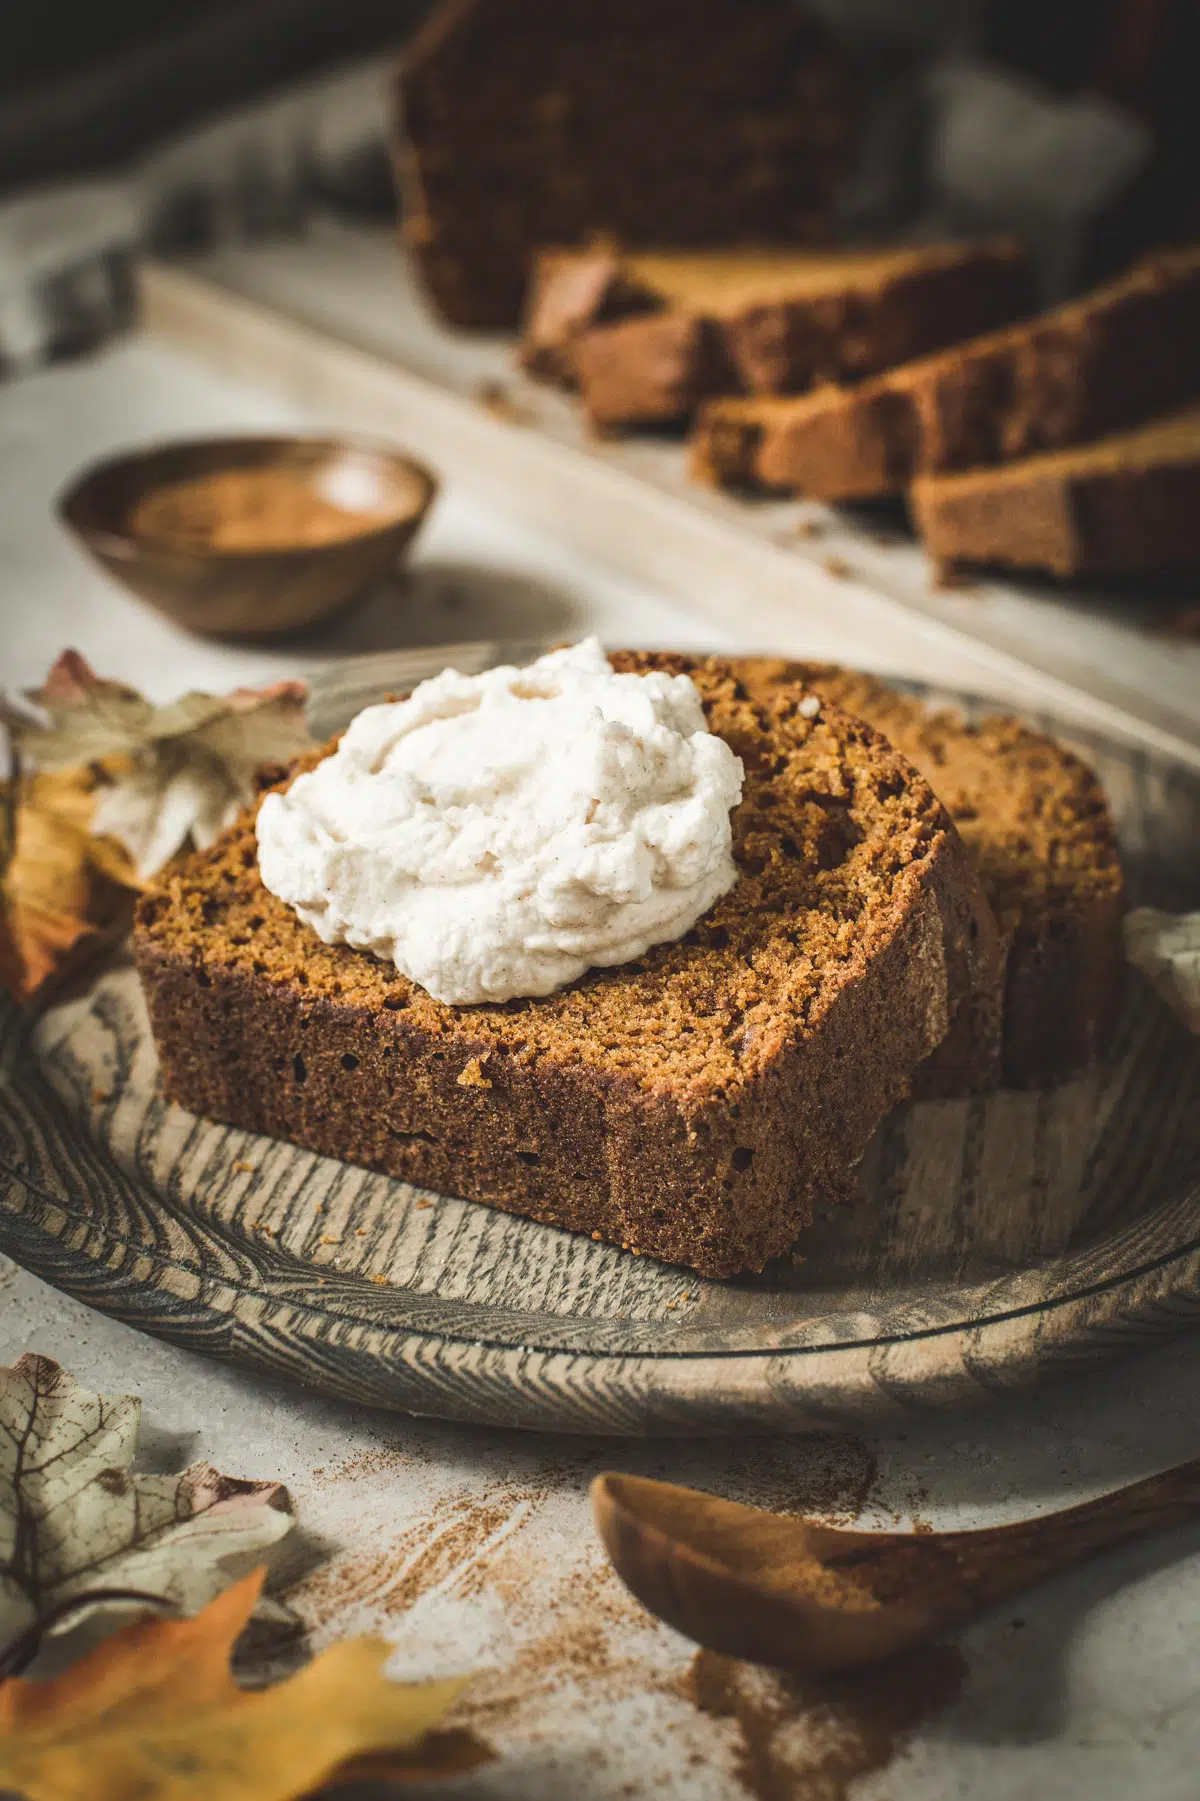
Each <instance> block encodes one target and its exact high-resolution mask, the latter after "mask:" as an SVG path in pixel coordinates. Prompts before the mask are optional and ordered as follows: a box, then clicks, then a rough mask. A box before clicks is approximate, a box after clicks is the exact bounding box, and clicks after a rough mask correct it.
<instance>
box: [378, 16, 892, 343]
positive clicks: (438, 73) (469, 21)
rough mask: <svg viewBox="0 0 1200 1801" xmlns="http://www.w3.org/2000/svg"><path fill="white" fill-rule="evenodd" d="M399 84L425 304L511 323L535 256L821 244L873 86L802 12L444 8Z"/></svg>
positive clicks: (409, 51) (406, 222) (402, 153)
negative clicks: (610, 249)
mask: <svg viewBox="0 0 1200 1801" xmlns="http://www.w3.org/2000/svg"><path fill="white" fill-rule="evenodd" d="M397 90H398V91H397V107H396V115H397V117H396V123H397V134H398V140H399V142H398V153H397V154H398V163H399V173H400V178H401V185H402V187H403V189H404V202H405V204H404V216H403V230H404V233H405V236H406V238H407V240H408V243H409V246H410V248H411V250H412V253H413V256H414V258H415V260H416V263H417V266H418V268H419V270H420V271H421V273H422V275H423V277H424V280H425V284H426V286H427V288H428V291H429V293H430V296H431V298H432V299H433V301H434V303H435V305H436V306H437V307H438V309H439V311H440V312H442V314H443V315H444V316H445V317H446V318H447V319H449V320H450V321H451V322H452V323H453V324H456V325H464V326H471V327H477V328H478V327H482V328H484V329H499V330H507V329H510V328H511V327H513V326H515V325H516V323H517V321H518V318H519V315H520V307H521V300H522V296H523V292H524V288H525V284H526V280H527V277H528V273H529V270H530V267H531V265H532V262H533V258H534V255H535V253H536V251H537V250H538V249H539V248H540V247H541V246H542V245H546V244H585V243H587V242H588V241H589V240H591V239H594V238H595V237H596V236H597V235H606V236H609V237H611V238H612V239H613V240H614V241H616V242H619V243H622V244H627V245H631V246H635V247H636V246H639V245H655V244H678V245H693V246H695V247H697V248H702V247H705V246H708V247H713V246H717V247H721V246H729V245H736V244H745V243H752V244H776V245H786V246H790V247H794V246H796V245H799V244H820V243H828V242H829V241H830V239H831V238H832V236H833V232H834V223H835V213H836V209H837V202H838V194H839V189H840V185H841V182H842V179H843V176H844V175H845V173H846V171H847V169H848V168H849V166H850V164H851V163H852V161H853V160H854V157H855V139H856V136H857V120H858V117H859V114H860V111H861V93H862V82H861V79H860V78H859V77H858V76H857V74H856V72H855V71H854V70H853V68H852V66H851V65H850V62H849V59H848V58H847V56H846V55H845V54H844V52H843V51H842V50H841V49H840V48H839V46H838V45H837V43H836V42H835V41H834V39H833V37H832V35H831V33H830V32H829V31H828V30H827V29H826V27H825V26H824V25H823V24H822V23H821V22H820V21H819V20H818V19H817V18H816V17H815V16H814V13H813V12H812V11H811V10H810V9H808V8H801V7H798V6H796V5H795V0H754V3H753V4H752V5H747V4H746V0H652V3H651V4H650V5H647V4H646V0H607V4H606V5H604V6H596V5H595V4H594V0H441V3H440V4H438V5H436V6H434V7H433V8H432V9H431V10H430V12H429V15H428V17H427V19H426V20H425V22H424V24H423V25H422V26H421V28H420V30H419V31H417V32H416V33H415V35H414V36H413V38H412V40H411V42H410V43H409V45H408V46H407V48H406V50H405V52H404V56H403V61H402V64H401V68H400V72H399V77H398V82H397Z"/></svg>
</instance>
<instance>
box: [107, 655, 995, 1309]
mask: <svg viewBox="0 0 1200 1801" xmlns="http://www.w3.org/2000/svg"><path fill="white" fill-rule="evenodd" d="M612 660H613V662H614V664H615V665H616V667H618V668H619V669H624V670H648V669H654V668H667V669H670V670H672V671H680V672H684V673H688V674H691V675H692V676H693V678H694V679H695V681H696V683H697V686H698V687H699V689H700V691H701V695H702V698H703V702H704V707H705V711H706V715H707V718H708V721H709V725H710V727H711V729H713V730H714V731H716V732H719V733H720V734H721V736H723V737H724V738H726V739H727V740H728V742H729V743H730V744H731V745H732V746H733V748H734V749H735V750H736V751H737V753H738V754H739V756H741V758H742V759H743V762H744V764H745V770H746V785H745V795H744V799H743V801H742V803H741V805H740V806H739V807H738V808H737V810H736V811H735V814H734V818H733V830H734V854H735V857H736V859H737V862H738V865H739V869H740V879H739V881H738V882H737V883H736V884H735V886H734V887H733V888H732V889H731V890H730V892H729V893H728V894H727V895H725V896H724V897H723V898H722V899H721V900H720V901H718V902H717V904H716V905H715V906H714V907H713V908H712V909H711V910H710V911H709V912H708V913H707V914H706V915H705V916H704V918H703V919H702V920H700V922H699V923H698V924H697V925H696V926H695V927H694V928H693V930H692V931H691V932H689V933H688V935H687V936H686V938H684V939H683V940H681V941H680V942H678V943H674V944H664V945H660V946H657V947H656V948H654V949H653V950H650V951H648V952H647V953H646V954H645V956H644V957H642V958H641V959H639V960H638V961H637V962H636V963H631V964H628V965H625V966H623V967H620V968H616V969H605V970H594V971H592V972H591V973H590V974H589V975H588V976H586V977H585V978H584V979H583V980H582V981H580V982H578V983H575V984H573V985H572V986H570V987H568V988H566V989H563V990H561V991H560V992H558V993H557V994H553V995H550V996H547V997H545V998H543V999H537V1000H518V1001H511V1002H508V1003H506V1004H504V1005H502V1006H484V1007H461V1008H455V1007H449V1006H445V1005H443V1004H440V1003H438V1002H436V1001H434V1000H432V999H431V998H430V997H429V996H428V995H427V994H425V993H424V992H423V991H422V990H420V989H418V988H416V987H414V986H413V985H412V984H411V983H410V982H408V981H407V980H406V979H405V978H404V977H403V976H401V975H400V974H398V973H397V971H396V970H395V969H394V968H393V967H392V966H391V965H390V964H386V963H383V962H381V961H380V960H379V959H377V958H375V957H372V956H371V955H369V954H367V953H365V952H359V951H354V950H350V949H348V948H346V947H345V946H328V945H325V944H323V943H322V942H321V941H320V940H319V939H318V938H317V937H316V936H315V934H313V933H312V932H310V931H309V930H307V929H306V928H305V927H304V926H303V925H302V924H301V922H300V921H299V919H298V918H297V917H296V915H295V914H294V913H293V912H292V910H291V909H290V908H289V907H287V906H285V905H284V904H283V903H282V902H281V901H279V900H277V899H276V898H275V897H274V896H272V895H271V894H269V893H268V892H267V891H266V889H264V887H263V886H262V883H261V882H260V880H259V876H258V869H257V859H256V848H255V839H254V828H253V817H252V815H251V814H248V815H246V816H245V817H244V818H243V819H242V821H241V822H240V824H238V825H237V826H236V827H234V828H233V829H232V830H231V831H230V832H229V833H227V834H226V835H225V837H224V838H223V839H221V840H220V841H219V842H218V843H217V844H216V845H215V846H214V847H213V848H212V849H211V850H209V851H206V852H201V853H198V854H196V855H193V856H190V857H187V858H184V859H183V860H181V861H180V862H178V863H177V864H175V865H174V866H173V867H172V868H171V869H169V870H168V871H167V872H166V874H165V876H164V878H163V880H162V882H161V883H160V885H159V886H158V887H157V888H156V889H155V890H154V891H153V892H152V893H151V894H150V895H149V896H148V897H146V898H145V899H144V900H143V901H142V903H141V905H140V907H139V911H138V920H137V928H136V937H135V943H136V951H137V959H138V967H139V970H140V973H141V978H142V983H143V987H144V990H145V994H146V999H147V1003H148V1006H149V1011H150V1019H151V1023H152V1025H153V1029H154V1035H155V1038H156V1040H157V1043H158V1048H159V1055H160V1058H161V1066H162V1080H163V1086H164V1089H165V1092H166V1094H167V1096H168V1097H169V1098H170V1099H171V1100H174V1101H178V1102H180V1103H181V1104H182V1105H183V1106H186V1107H189V1108H191V1109H192V1110H193V1111H194V1112H197V1113H201V1114H205V1115H207V1116H209V1117H210V1118H214V1119H219V1120H225V1121H228V1122H229V1123H231V1124H233V1125H237V1126H241V1127H244V1128H247V1129H249V1130H251V1131H256V1132H265V1133H269V1134H270V1135H272V1136H274V1137H278V1138H286V1139H290V1140H292V1141H294V1142H295V1143H297V1144H302V1145H306V1146H308V1147H309V1148H310V1149H312V1150H314V1151H318V1152H322V1153H324V1154H325V1155H328V1156H333V1157H340V1158H342V1159H344V1160H346V1161H348V1162H351V1163H359V1164H364V1165H366V1166H367V1167H368V1168H372V1169H378V1170H383V1171H385V1172H386V1173H387V1174H389V1175H393V1176H399V1177H404V1178H407V1179H408V1180H410V1181H413V1182H418V1183H422V1184H425V1185H427V1186H429V1187H431V1188H434V1189H437V1190H440V1191H442V1192H446V1193H453V1194H458V1195H462V1196H465V1197H467V1198H469V1199H472V1200H478V1201H486V1202H488V1203H490V1204H491V1205H493V1206H496V1207H501V1208H504V1209H505V1210H507V1211H508V1212H511V1213H518V1214H523V1215H525V1216H527V1217H529V1218H532V1219H536V1220H541V1221H543V1222H545V1223H546V1224H549V1225H554V1226H561V1227H565V1228H567V1229H569V1230H571V1231H576V1232H586V1233H589V1234H592V1235H593V1236H596V1237H599V1238H602V1239H605V1240H608V1241H609V1242H611V1243H614V1244H618V1245H623V1246H625V1247H626V1248H628V1249H630V1250H635V1251H641V1252H646V1253H649V1254H651V1255H653V1256H656V1257H661V1258H664V1259H666V1260H667V1261H670V1262H676V1263H684V1264H688V1265H690V1266H691V1267H692V1268H694V1269H697V1270H699V1271H700V1272H701V1273H702V1274H704V1275H708V1276H730V1275H734V1274H736V1273H737V1272H738V1271H739V1270H747V1269H760V1268H761V1267H762V1266H763V1264H764V1263H765V1262H766V1261H767V1259H768V1258H770V1257H773V1256H775V1255H776V1254H778V1253H780V1252H782V1251H784V1250H786V1249H787V1248H788V1246H789V1245H790V1244H791V1243H792V1241H793V1239H794V1238H795V1236H796V1233H797V1232H798V1231H799V1230H800V1228H801V1227H802V1226H803V1225H804V1224H805V1223H806V1222H807V1220H808V1219H809V1217H810V1213H811V1208H812V1203H813V1199H814V1196H816V1195H817V1194H819V1193H822V1192H829V1191H831V1190H840V1189H842V1188H844V1186H845V1185H846V1184H847V1182H848V1180H849V1177H850V1172H851V1171H852V1169H853V1167H854V1165H855V1164H856V1162H857V1160H858V1158H859V1157H860V1156H861V1154H862V1152H863V1150H864V1148H865V1146H866V1144H867V1141H868V1139H869V1138H870V1135H871V1133H872V1131H873V1130H874V1128H875V1126H876V1125H877V1124H878V1122H879V1120H880V1119H881V1118H882V1116H883V1115H884V1113H885V1112H886V1111H887V1109H888V1108H889V1107H890V1106H891V1105H892V1104H893V1102H895V1101H896V1100H898V1099H899V1098H900V1097H901V1096H902V1095H903V1094H905V1093H906V1092H907V1090H908V1086H909V1082H910V1079H911V1076H912V1072H913V1071H914V1070H915V1069H916V1067H917V1065H918V1064H919V1063H920V1062H921V1061H922V1059H923V1058H924V1057H926V1056H927V1055H928V1054H929V1052H930V1051H931V1050H933V1049H934V1048H935V1046H936V1045H937V1044H938V1043H940V1042H941V1040H942V1039H943V1038H944V1037H945V1035H946V1033H947V1030H948V1028H949V1025H950V1021H951V1018H952V1016H953V1015H954V1013H955V1011H956V1009H957V1008H958V1006H959V1005H960V1004H961V1003H962V1001H963V1000H964V999H965V998H966V997H968V996H969V995H971V994H974V993H975V992H977V991H978V989H979V988H980V987H981V986H982V985H984V984H986V983H987V982H989V981H991V982H994V981H996V980H997V979H998V971H999V947H998V941H997V936H996V928H995V923H994V921H993V919H992V917H991V913H990V910H989V909H988V906H987V903H986V901H985V900H984V899H983V896H982V893H981V890H980V887H979V883H978V880H977V878H976V876H975V875H974V872H973V871H972V869H971V867H970V864H969V861H968V858H967V855H966V852H965V850H964V848H963V845H962V842H961V840H960V838H959V836H958V834H957V832H956V831H955V829H954V826H953V825H952V823H951V821H950V819H949V817H948V815H947V813H946V812H945V809H944V808H943V807H942V806H941V804H940V802H938V801H937V800H935V798H934V796H933V794H932V792H931V790H930V788H929V786H928V784H927V783H926V782H925V781H924V779H923V778H922V777H920V776H918V775H917V774H916V772H915V771H914V770H913V769H912V768H911V766H910V765H909V764H908V763H906V762H905V761H904V759H903V758H902V757H901V756H900V755H899V753H898V752H896V751H895V750H894V749H893V748H892V747H891V746H890V745H889V744H888V743H887V742H886V741H885V740H884V739H883V738H882V737H881V736H880V735H879V734H878V733H877V732H876V731H875V730H874V729H873V728H872V727H871V726H869V725H867V724H865V723H863V722H862V721H861V720H858V719H854V718H851V717H850V716H849V715H847V714H845V713H843V712H842V711H841V710H840V709H839V708H837V707H836V706H832V705H829V706H819V705H818V703H817V702H816V701H815V700H812V699H809V700H808V701H806V700H805V697H804V695H803V692H802V691H801V690H800V689H798V688H795V687H791V686H788V685H786V684H776V685H775V686H773V687H772V688H771V690H770V692H764V693H763V695H762V697H761V698H751V695H750V693H749V691H748V689H747V688H746V687H745V685H743V684H742V683H741V682H740V681H739V678H738V676H737V674H736V672H735V670H734V669H733V668H732V667H731V665H730V664H729V663H727V662H723V661H721V660H720V659H716V658H713V659H706V660H704V661H699V662H697V661H694V660H692V659H689V658H686V657H682V656H671V655H664V654H658V655H655V654H652V653H648V652H646V653H634V652H624V653H616V654H614V656H613V659H612ZM814 709H815V716H813V712H814Z"/></svg>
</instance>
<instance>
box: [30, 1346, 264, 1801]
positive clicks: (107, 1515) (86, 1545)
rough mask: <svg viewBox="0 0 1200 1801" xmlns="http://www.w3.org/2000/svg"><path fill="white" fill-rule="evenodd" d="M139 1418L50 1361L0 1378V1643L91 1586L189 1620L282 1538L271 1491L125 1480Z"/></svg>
mask: <svg viewBox="0 0 1200 1801" xmlns="http://www.w3.org/2000/svg"><path fill="white" fill-rule="evenodd" d="M140 1419H141V1402H140V1401H139V1400H138V1398H137V1396H136V1395H99V1394H93V1393H91V1392H90V1391H89V1390H88V1389H86V1388H82V1387H81V1386H80V1385H79V1383H77V1382H76V1381H75V1380H74V1378H73V1377H71V1376H70V1375H68V1373H67V1372H66V1370H64V1369H61V1368H60V1367H59V1365H58V1364H57V1363H54V1362H52V1361H51V1359H50V1358H48V1357H37V1356H25V1357H22V1358H21V1359H20V1361H19V1362H18V1363H16V1364H15V1365H14V1366H13V1367H12V1368H11V1369H0V1646H3V1645H4V1644H6V1643H8V1642H9V1641H10V1640H13V1639H16V1638H18V1637H19V1636H20V1635H21V1634H22V1633H24V1632H27V1631H28V1630H29V1628H30V1627H31V1626H35V1625H37V1624H38V1622H39V1621H50V1620H51V1619H52V1618H53V1616H54V1615H55V1614H56V1612H58V1611H59V1610H61V1609H62V1607H63V1604H64V1603H65V1602H69V1601H73V1600H75V1599H76V1598H77V1597H80V1596H84V1595H86V1594H88V1593H90V1592H92V1591H94V1590H98V1589H137V1590H141V1591H144V1592H146V1593H149V1594H153V1595H158V1596H161V1597H162V1598H163V1599H164V1600H166V1601H167V1602H169V1603H170V1604H172V1605H173V1606H175V1607H176V1608H177V1609H178V1610H179V1611H180V1612H183V1613H194V1612H195V1611H196V1610H197V1609H198V1608H200V1607H202V1606H204V1604H205V1603H206V1602H208V1601H210V1600H211V1599H212V1597H213V1596H214V1595H215V1594H217V1593H218V1592H219V1591H220V1590H221V1589H222V1588H224V1587H225V1585H226V1584H227V1583H228V1582H230V1581H232V1580H233V1579H234V1577H236V1576H240V1575H242V1574H243V1573H244V1572H245V1571H246V1569H247V1568H248V1567H249V1566H250V1565H252V1564H254V1563H257V1562H258V1561H259V1560H260V1559H261V1557H262V1553H263V1551H264V1549H265V1548H266V1547H267V1546H268V1545H270V1544H273V1543H274V1542H275V1541H276V1540H277V1539H279V1538H282V1537H283V1535H284V1534H285V1533H286V1532H288V1531H289V1530H290V1528H291V1525H292V1520H291V1515H290V1513H289V1511H288V1499H287V1494H286V1491H285V1490H284V1489H283V1488H282V1487H281V1486H280V1484H279V1483H277V1482H244V1481H240V1480H238V1479H237V1478H235V1477H231V1476H222V1475H220V1474H219V1473H218V1471H216V1470H215V1469H213V1468H212V1467H211V1465H209V1464H207V1463H197V1464H193V1466H192V1467H191V1469H187V1470H184V1472H183V1473H182V1475H178V1476H151V1475H138V1476H134V1475H131V1474H130V1465H131V1464H132V1462H133V1458H134V1454H135V1452H136V1450H137V1440H138V1428H139V1424H140ZM84 1611H86V1610H85V1609H84V1608H83V1607H80V1608H79V1609H78V1610H72V1613H71V1616H70V1623H71V1624H75V1623H76V1622H77V1621H78V1620H79V1618H80V1617H82V1614H83V1613H84ZM91 1611H95V1609H92V1610H91ZM2 1692H3V1691H0V1693H2ZM2 1786H3V1784H0V1787H2Z"/></svg>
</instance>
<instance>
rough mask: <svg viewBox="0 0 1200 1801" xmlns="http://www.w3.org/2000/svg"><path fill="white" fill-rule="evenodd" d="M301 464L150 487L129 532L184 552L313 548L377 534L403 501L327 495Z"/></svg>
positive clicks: (132, 513)
mask: <svg viewBox="0 0 1200 1801" xmlns="http://www.w3.org/2000/svg"><path fill="white" fill-rule="evenodd" d="M323 486H324V484H320V483H318V482H317V481H314V480H313V478H312V476H311V475H310V474H308V473H306V472H304V471H302V470H299V469H289V468H286V467H281V466H275V467H272V466H269V465H268V466H266V467H263V468H242V469H218V470H214V471H212V472H211V473H210V474H207V475H196V476H192V477H190V478H189V479H187V480H186V481H177V482H169V483H167V484H166V485H165V486H163V487H161V488H154V489H151V490H150V492H149V493H146V494H143V495H142V496H141V498H140V499H139V500H138V501H137V502H136V503H135V504H134V506H133V508H132V509H131V511H130V514H129V522H128V529H129V531H130V532H131V534H132V535H133V536H134V537H136V538H140V539H142V540H143V541H144V542H149V543H153V544H155V545H157V546H159V547H161V548H166V549H170V550H180V551H197V550H200V551H204V550H212V551H241V552H253V551H259V550H262V551H269V550H292V549H310V548H315V547H317V546H319V545H323V544H338V543H342V542H343V541H344V540H345V539H347V538H356V537H359V536H361V535H362V534H363V533H366V532H372V531H380V530H382V529H383V527H384V526H386V525H388V524H389V523H391V522H392V520H393V519H394V518H395V517H396V515H397V513H398V511H399V510H400V509H399V507H398V506H395V505H393V506H391V507H386V508H385V507H380V506H379V505H378V504H376V505H371V504H370V498H371V497H369V496H368V495H366V494H363V495H362V496H361V500H362V501H363V502H365V503H366V504H357V503H356V501H357V497H355V496H354V495H352V494H351V493H350V492H349V491H347V492H346V494H345V495H340V494H339V495H336V496H335V495H330V494H329V493H327V492H325V491H323Z"/></svg>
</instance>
